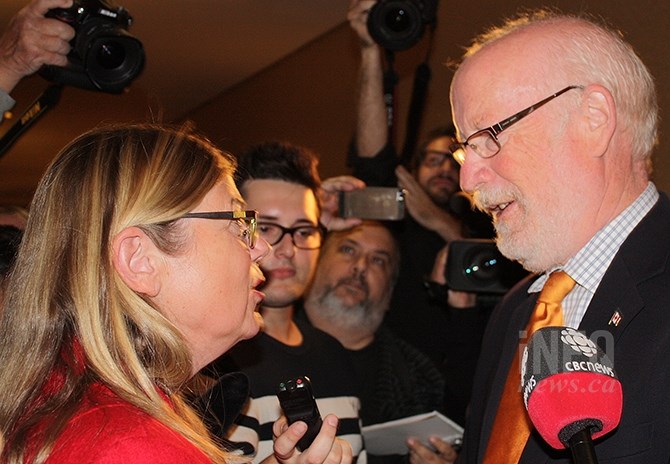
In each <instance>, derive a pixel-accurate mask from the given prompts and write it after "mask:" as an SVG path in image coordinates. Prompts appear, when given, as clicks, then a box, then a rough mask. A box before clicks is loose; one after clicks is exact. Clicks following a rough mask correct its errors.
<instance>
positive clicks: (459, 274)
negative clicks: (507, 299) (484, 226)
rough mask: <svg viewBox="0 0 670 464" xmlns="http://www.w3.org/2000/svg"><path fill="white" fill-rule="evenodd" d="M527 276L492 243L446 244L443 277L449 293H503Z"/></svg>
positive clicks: (489, 241) (459, 242)
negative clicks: (446, 254)
mask: <svg viewBox="0 0 670 464" xmlns="http://www.w3.org/2000/svg"><path fill="white" fill-rule="evenodd" d="M527 275H528V271H526V270H525V269H524V268H523V267H521V265H520V264H519V263H517V262H515V261H511V260H509V259H507V258H505V257H504V256H503V255H502V254H501V253H500V251H498V248H497V247H496V244H495V242H494V241H493V240H486V239H466V240H453V241H451V242H449V254H448V256H447V266H446V269H445V277H446V279H447V285H448V286H449V288H450V289H452V290H459V291H464V292H473V293H494V294H503V293H506V292H507V291H508V290H509V289H510V288H512V287H513V286H514V285H515V284H516V283H517V282H519V281H520V280H521V279H523V278H524V277H525V276H527Z"/></svg>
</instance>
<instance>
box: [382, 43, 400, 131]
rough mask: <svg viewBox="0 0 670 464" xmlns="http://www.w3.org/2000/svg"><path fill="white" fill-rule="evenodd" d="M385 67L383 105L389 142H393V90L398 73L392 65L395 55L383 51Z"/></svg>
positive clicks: (388, 51)
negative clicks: (384, 106)
mask: <svg viewBox="0 0 670 464" xmlns="http://www.w3.org/2000/svg"><path fill="white" fill-rule="evenodd" d="M385 52H386V64H387V67H386V69H385V70H384V104H385V105H386V125H387V126H388V138H389V142H393V141H394V140H395V90H396V85H397V84H398V73H396V72H395V69H394V68H393V64H394V62H395V53H394V52H393V51H391V50H385Z"/></svg>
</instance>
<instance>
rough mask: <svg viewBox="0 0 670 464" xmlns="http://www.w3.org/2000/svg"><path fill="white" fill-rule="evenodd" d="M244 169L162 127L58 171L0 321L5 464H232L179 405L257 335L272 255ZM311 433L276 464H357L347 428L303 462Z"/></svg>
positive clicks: (87, 146)
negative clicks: (245, 186) (219, 361)
mask: <svg viewBox="0 0 670 464" xmlns="http://www.w3.org/2000/svg"><path fill="white" fill-rule="evenodd" d="M234 168H235V165H234V161H233V159H232V158H231V157H230V156H228V155H226V154H224V153H222V152H221V151H220V150H218V149H217V148H215V147H214V146H213V145H211V144H210V143H209V142H208V141H206V140H205V139H203V138H201V137H198V136H196V135H194V134H192V133H190V132H188V131H185V130H182V129H172V128H167V127H160V126H155V125H123V126H116V127H108V128H100V129H96V130H93V131H91V132H89V133H86V134H84V135H82V136H81V137H79V138H78V139H76V140H75V141H73V142H72V143H71V144H69V145H68V146H67V147H65V148H64V149H63V151H62V152H61V153H60V154H59V155H58V156H57V157H56V159H55V160H54V161H53V162H52V164H51V165H50V166H49V168H48V169H47V172H46V174H45V175H44V177H43V179H42V180H41V182H40V184H39V186H38V188H37V191H36V193H35V197H34V199H33V203H32V205H31V214H30V218H29V220H28V225H27V228H26V230H25V235H24V240H23V242H22V245H21V248H20V251H19V255H18V257H17V261H16V268H15V272H14V273H13V274H12V276H11V278H10V281H9V283H8V288H7V293H6V295H5V307H4V311H3V313H2V315H1V316H0V365H2V369H0V427H1V431H2V440H3V445H4V448H3V449H2V456H1V458H0V459H1V460H2V462H7V463H44V462H46V463H59V464H60V463H70V462H72V463H75V462H76V463H102V462H104V463H117V462H118V463H123V464H132V463H143V464H146V463H158V462H160V463H190V464H193V463H196V464H197V463H209V462H215V463H221V462H230V461H231V460H232V459H233V456H232V455H230V454H229V453H226V452H225V451H224V450H222V449H221V448H220V447H219V446H218V445H217V444H216V443H215V442H214V441H213V440H212V438H210V436H209V435H208V434H207V432H206V429H205V427H204V426H203V424H202V422H201V420H200V419H198V417H197V415H196V414H195V413H194V412H193V411H192V410H191V409H190V407H189V406H188V405H187V403H186V402H185V401H184V400H183V399H182V391H183V389H184V388H183V387H184V385H185V384H187V382H189V380H190V379H191V378H192V377H193V376H194V375H196V374H197V372H198V371H199V370H200V369H201V368H202V367H203V366H205V365H206V364H207V363H209V362H210V361H212V360H213V359H215V358H217V357H218V356H219V355H221V354H222V353H223V352H225V351H226V350H228V349H229V348H230V347H232V346H233V345H234V344H235V343H237V342H238V341H240V340H242V339H246V338H250V337H252V336H253V335H255V334H256V333H257V332H258V330H259V328H260V325H261V319H260V316H259V315H258V313H257V312H256V311H255V309H256V307H257V305H258V304H259V303H260V302H261V300H262V299H263V294H262V293H261V292H259V291H258V290H256V287H257V286H258V285H260V284H261V283H262V282H263V280H264V279H263V275H262V273H261V271H260V269H259V267H258V261H259V260H260V259H261V258H262V257H263V256H265V255H266V254H267V253H268V251H269V246H268V245H267V243H266V242H265V241H264V240H257V234H256V231H255V226H256V222H255V221H256V217H255V216H256V212H255V211H248V210H246V209H245V204H244V201H243V200H242V198H241V196H240V194H239V192H238V191H237V189H236V187H235V185H234V183H233V180H232V175H233V172H234ZM303 425H304V424H303ZM303 425H301V423H297V424H294V425H292V426H291V427H290V428H287V427H286V423H285V420H283V419H282V420H280V421H277V423H275V424H274V430H275V436H277V439H276V441H275V457H274V458H273V459H276V460H278V461H279V462H286V463H298V462H307V461H308V460H309V462H322V461H325V460H328V462H350V459H351V458H350V456H351V451H350V449H348V448H347V446H346V445H345V444H343V443H341V442H340V441H339V440H337V439H335V438H334V437H335V430H336V427H337V419H336V418H334V417H327V418H325V420H324V427H323V428H322V431H321V433H320V434H319V437H318V438H317V440H316V441H315V442H314V444H313V446H312V447H311V448H310V449H309V450H307V451H306V452H305V453H304V454H301V453H299V452H298V451H296V450H295V448H294V446H295V444H296V442H297V441H298V439H299V438H300V437H301V435H302V433H304V430H303V429H304V428H303Z"/></svg>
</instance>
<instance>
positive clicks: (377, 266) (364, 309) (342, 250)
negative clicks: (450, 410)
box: [304, 221, 444, 463]
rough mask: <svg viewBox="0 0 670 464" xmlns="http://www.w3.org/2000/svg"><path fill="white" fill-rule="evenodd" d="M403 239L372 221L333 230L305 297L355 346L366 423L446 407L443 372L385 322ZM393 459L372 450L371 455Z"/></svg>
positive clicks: (326, 324) (322, 325)
mask: <svg viewBox="0 0 670 464" xmlns="http://www.w3.org/2000/svg"><path fill="white" fill-rule="evenodd" d="M399 264H400V255H399V251H398V245H397V243H396V241H395V239H394V237H393V236H392V234H391V232H390V231H389V229H388V228H387V227H385V226H384V225H383V224H381V223H379V222H374V221H365V222H363V223H362V224H360V225H358V226H356V227H354V228H352V229H347V230H344V231H339V232H330V233H329V235H328V237H327V238H326V241H325V243H324V245H323V248H322V250H321V255H320V258H319V264H318V266H317V270H316V273H315V275H314V280H313V282H312V285H311V286H310V289H309V291H308V294H307V297H306V298H305V303H304V309H305V313H306V315H307V317H308V318H309V320H310V322H311V323H312V324H313V325H314V326H315V327H317V328H319V329H321V330H323V331H324V332H326V333H329V334H330V335H332V336H333V337H335V338H337V339H338V340H339V341H340V342H341V343H342V345H344V347H345V348H346V349H347V350H348V351H349V353H350V354H351V357H352V361H353V364H354V369H355V371H356V375H357V377H358V379H359V383H360V384H361V387H362V391H361V419H362V421H363V425H371V424H376V423H381V422H387V421H390V420H394V419H399V418H402V417H407V416H412V415H415V414H420V413H425V412H430V411H433V410H436V409H439V408H441V406H442V395H443V393H444V379H443V378H442V375H441V373H440V372H439V370H437V368H436V367H435V365H434V364H433V363H432V362H431V361H430V359H429V358H428V357H427V356H425V355H424V354H423V353H422V352H421V351H419V350H417V349H416V348H414V347H413V346H411V345H410V344H408V343H407V342H405V341H403V340H402V339H400V338H398V337H397V336H395V335H394V334H393V332H391V331H390V330H388V329H386V328H384V327H383V326H382V321H383V319H384V315H385V314H386V312H387V311H388V309H389V302H390V299H391V293H392V291H393V286H394V284H395V283H396V280H397V278H398V269H399ZM376 459H380V461H379V462H386V463H388V462H394V461H393V458H392V457H389V456H386V457H383V458H382V457H373V456H369V460H370V462H375V460H376Z"/></svg>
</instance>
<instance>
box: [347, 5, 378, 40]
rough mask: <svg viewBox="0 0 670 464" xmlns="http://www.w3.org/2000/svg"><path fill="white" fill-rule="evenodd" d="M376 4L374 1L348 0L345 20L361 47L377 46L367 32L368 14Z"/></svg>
mask: <svg viewBox="0 0 670 464" xmlns="http://www.w3.org/2000/svg"><path fill="white" fill-rule="evenodd" d="M375 3H377V1H376V0H350V1H349V10H348V11H347V20H349V25H350V26H351V28H352V29H353V30H354V31H355V32H356V34H357V35H358V38H359V39H360V41H361V47H363V48H366V47H377V44H376V43H375V41H374V40H373V39H372V37H371V36H370V33H369V32H368V13H369V11H370V8H372V7H373V6H374V4H375Z"/></svg>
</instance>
